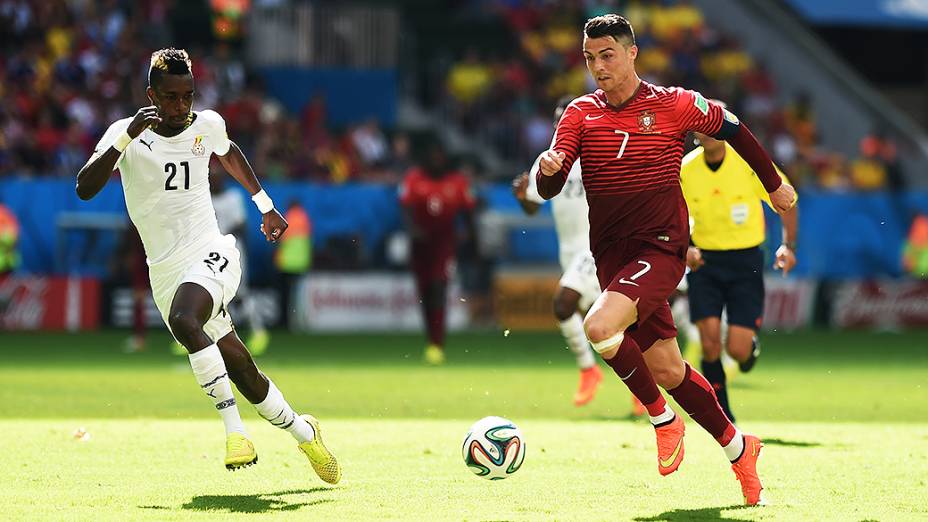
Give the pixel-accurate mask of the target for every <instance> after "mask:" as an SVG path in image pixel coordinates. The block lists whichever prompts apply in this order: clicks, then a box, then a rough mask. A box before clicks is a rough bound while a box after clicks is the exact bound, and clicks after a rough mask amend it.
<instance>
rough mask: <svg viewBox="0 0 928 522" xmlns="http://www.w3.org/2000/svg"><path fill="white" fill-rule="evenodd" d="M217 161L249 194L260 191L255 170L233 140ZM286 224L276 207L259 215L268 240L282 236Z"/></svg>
mask: <svg viewBox="0 0 928 522" xmlns="http://www.w3.org/2000/svg"><path fill="white" fill-rule="evenodd" d="M219 162H220V163H222V166H223V167H224V168H225V169H226V172H228V173H229V175H231V176H232V177H233V178H235V181H238V182H239V183H241V185H242V186H243V187H245V190H247V191H248V193H249V194H251V195H252V196H254V195H255V194H257V193H258V192H261V183H260V182H259V181H258V177H257V176H255V171H254V170H253V169H252V168H251V165H250V164H249V163H248V159H246V158H245V154H243V153H242V149H240V148H238V145H236V144H235V142H234V141H233V142H231V143H230V145H229V152H226V155H225V156H219ZM287 226H288V225H287V220H286V219H284V217H283V216H281V215H280V212H277V209H276V208H272V209H271V210H269V211H268V212H266V213H265V214H264V215H263V216H261V232H262V233H263V234H264V237H265V239H267V240H268V241H272V242H276V241H277V240H279V239H280V238H281V237H283V235H284V231H286V230H287Z"/></svg>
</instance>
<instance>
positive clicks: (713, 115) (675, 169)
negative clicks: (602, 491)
mask: <svg viewBox="0 0 928 522" xmlns="http://www.w3.org/2000/svg"><path fill="white" fill-rule="evenodd" d="M583 55H584V57H585V59H586V64H587V68H588V69H589V71H590V74H592V76H593V79H594V80H595V82H596V85H597V87H599V88H598V89H597V90H596V91H595V92H593V93H591V94H588V95H585V96H581V97H579V98H577V99H576V100H574V101H573V102H572V103H571V104H570V105H569V106H568V107H567V110H566V111H564V115H563V116H562V117H561V120H560V121H559V122H558V126H557V131H556V132H555V135H554V139H553V140H552V144H551V148H550V149H549V150H548V151H546V152H545V153H543V154H542V157H541V160H540V162H539V172H538V174H537V180H538V192H539V194H540V195H541V196H542V197H544V198H551V197H553V196H554V195H556V194H557V193H558V192H560V190H561V188H562V187H563V185H564V183H565V181H566V179H567V174H568V172H569V171H570V168H571V166H572V165H573V163H574V162H575V161H577V160H578V159H579V161H580V163H581V170H582V172H583V186H584V188H585V190H586V194H587V202H588V203H589V206H590V213H589V219H590V248H591V250H592V252H593V257H594V258H595V259H596V266H597V275H598V277H599V281H600V285H601V287H602V288H603V293H602V295H600V297H599V298H598V299H597V301H596V302H595V303H594V304H593V306H592V308H591V309H590V311H589V313H588V314H587V316H586V319H585V320H584V328H585V330H586V333H587V337H589V339H590V341H591V343H592V344H593V348H594V349H595V350H596V351H597V352H598V353H600V355H602V357H603V359H604V360H605V361H606V362H607V363H608V364H609V366H611V367H612V369H613V370H614V371H615V373H616V374H617V375H618V376H619V378H621V379H622V381H623V382H625V384H626V385H627V386H628V388H629V389H630V390H631V391H632V393H634V394H635V396H636V397H638V399H639V400H641V402H642V403H643V404H644V405H645V407H646V408H647V410H648V414H649V417H650V420H651V423H652V424H653V425H654V427H655V431H656V434H657V446H658V471H659V472H660V474H661V475H668V474H670V473H672V472H674V471H675V470H676V469H677V468H678V467H679V466H680V463H681V462H682V460H683V455H684V448H683V434H684V424H683V420H682V419H681V418H680V417H679V416H678V415H676V414H675V413H674V412H673V410H671V409H670V408H669V406H668V405H667V403H666V401H665V400H664V398H663V397H662V396H661V394H660V391H659V390H658V388H657V385H658V384H659V385H660V386H661V387H663V388H664V389H666V390H667V391H668V393H670V395H671V396H672V397H673V398H674V400H676V401H677V403H678V404H680V406H681V407H682V408H683V409H684V410H686V412H687V413H689V415H690V416H691V417H692V418H693V419H694V420H695V421H696V422H697V423H699V424H700V425H701V426H702V427H703V428H705V429H706V431H708V432H709V433H710V434H711V435H712V436H713V437H714V438H715V439H716V440H717V441H718V443H719V444H720V445H721V446H722V448H723V449H724V451H725V454H726V456H727V457H728V458H729V460H730V461H731V462H732V469H733V470H734V472H735V476H736V477H737V478H738V480H739V481H740V482H741V489H742V493H743V494H744V497H745V502H746V503H747V504H749V505H755V504H758V503H759V502H760V495H761V490H762V489H763V486H762V485H761V482H760V478H759V477H758V475H757V466H756V465H757V458H758V456H759V451H760V448H761V447H762V444H761V441H760V440H759V439H758V438H757V437H754V436H753V435H745V434H742V433H741V432H740V431H739V430H738V429H737V428H735V426H734V425H733V424H732V423H731V422H730V421H729V420H728V418H727V417H726V416H725V414H724V413H723V412H722V409H721V408H720V407H719V404H718V400H717V399H716V396H715V394H714V393H713V391H712V387H711V386H710V385H709V383H708V382H707V381H706V379H705V378H704V377H703V376H702V375H700V374H699V372H698V371H696V370H694V369H693V368H691V367H690V366H689V365H688V364H686V363H685V362H684V361H683V359H682V357H681V356H680V349H679V347H678V346H677V342H676V333H677V332H676V328H675V326H674V324H673V318H672V316H671V313H670V306H669V305H668V303H667V298H668V297H669V296H670V295H671V294H672V293H673V291H674V289H675V288H676V286H677V283H679V282H680V279H681V277H682V276H683V272H684V267H685V258H686V249H687V245H688V243H689V227H688V221H689V216H688V212H687V208H686V202H685V200H684V199H683V192H682V190H681V188H680V179H679V173H680V164H681V161H682V158H683V146H684V139H685V137H686V135H687V133H688V132H691V131H695V132H701V133H703V134H707V135H709V136H713V137H716V138H718V139H723V140H727V141H728V142H729V143H731V145H732V147H733V148H734V149H735V151H736V152H738V154H739V155H740V156H741V157H743V158H744V159H745V160H746V161H747V162H748V164H749V165H750V166H751V167H752V168H753V169H754V171H755V172H756V173H757V175H758V177H759V178H760V180H761V182H762V183H763V185H764V187H765V188H766V190H767V191H768V192H769V193H770V199H771V201H772V203H773V207H774V208H775V209H776V210H777V211H778V212H783V211H786V210H788V209H789V208H791V206H792V205H793V203H794V201H795V191H794V190H793V188H792V187H791V186H789V185H787V184H784V183H782V181H781V179H780V177H779V175H777V173H776V170H775V169H774V166H773V163H772V162H771V160H770V157H769V156H768V155H767V153H766V152H765V151H764V149H763V147H761V146H760V144H759V143H758V142H757V140H756V138H754V136H753V135H752V134H751V132H750V131H749V130H748V129H747V127H746V126H744V125H743V124H742V123H741V122H740V121H738V118H737V117H735V116H734V115H733V114H731V113H730V112H728V111H727V110H725V109H723V108H722V107H721V106H719V105H718V104H715V103H712V102H710V101H708V100H706V99H705V98H704V97H703V96H702V95H700V94H699V93H697V92H694V91H689V90H686V89H681V88H679V87H661V86H658V85H653V84H650V83H648V82H645V81H642V80H641V79H640V78H639V77H638V74H637V73H636V71H635V58H636V57H637V55H638V47H637V46H636V45H635V34H634V30H633V29H632V26H631V24H630V23H629V22H628V20H626V19H625V18H624V17H622V16H619V15H615V14H609V15H604V16H598V17H595V18H592V19H590V20H588V21H587V23H586V25H585V27H584V38H583Z"/></svg>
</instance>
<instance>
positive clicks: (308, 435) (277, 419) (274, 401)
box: [255, 379, 316, 442]
mask: <svg viewBox="0 0 928 522" xmlns="http://www.w3.org/2000/svg"><path fill="white" fill-rule="evenodd" d="M267 382H268V388H267V397H265V398H264V400H263V401H261V402H259V403H258V404H255V409H256V410H258V414H259V415H261V416H262V417H264V418H265V419H267V421H268V422H270V423H271V424H273V425H274V426H277V427H278V428H280V429H282V430H286V431H287V432H289V433H290V435H293V438H294V439H296V440H297V442H307V441H310V440H313V438H314V437H315V436H316V432H315V430H313V427H312V426H311V425H310V424H309V423H308V422H306V421H305V420H303V419H302V418H300V416H299V415H297V414H296V412H294V411H293V408H291V407H290V405H289V404H287V401H286V399H284V396H283V394H282V393H280V390H278V389H277V386H274V381H272V380H270V379H268V380H267Z"/></svg>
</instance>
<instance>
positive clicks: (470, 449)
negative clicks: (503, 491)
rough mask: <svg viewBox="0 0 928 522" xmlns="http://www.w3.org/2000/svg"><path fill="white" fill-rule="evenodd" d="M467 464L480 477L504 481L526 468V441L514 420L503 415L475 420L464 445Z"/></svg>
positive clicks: (463, 451)
mask: <svg viewBox="0 0 928 522" xmlns="http://www.w3.org/2000/svg"><path fill="white" fill-rule="evenodd" d="M461 453H462V454H463V456H464V464H466V465H467V468H468V469H469V470H471V471H472V472H473V473H474V474H475V475H477V476H478V477H483V478H485V479H487V480H501V479H504V478H506V477H508V476H509V475H512V474H513V473H515V472H516V471H519V468H520V467H522V461H523V460H525V440H524V439H523V438H522V432H521V431H519V428H517V427H516V425H515V424H513V423H512V421H510V420H508V419H504V418H502V417H484V418H482V419H480V420H479V421H477V422H475V423H474V425H473V426H471V427H470V430H469V431H468V432H467V436H466V437H464V447H463V448H461Z"/></svg>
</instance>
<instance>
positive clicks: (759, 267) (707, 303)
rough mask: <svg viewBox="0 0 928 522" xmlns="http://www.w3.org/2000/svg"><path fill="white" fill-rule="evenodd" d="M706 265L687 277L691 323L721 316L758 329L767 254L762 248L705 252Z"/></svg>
mask: <svg viewBox="0 0 928 522" xmlns="http://www.w3.org/2000/svg"><path fill="white" fill-rule="evenodd" d="M702 258H703V260H704V261H705V262H706V264H704V265H703V266H702V267H701V268H700V269H699V270H696V271H695V272H690V273H689V274H687V276H686V279H687V282H688V283H689V293H688V297H689V303H690V320H691V321H693V322H694V323H695V322H696V321H699V320H700V319H705V318H707V317H721V316H722V309H723V308H724V309H725V310H727V312H728V323H729V324H735V325H738V326H743V327H745V328H751V329H752V330H757V329H759V328H760V323H761V318H762V317H763V315H764V252H763V251H762V250H761V249H760V247H754V248H747V249H744V250H703V251H702Z"/></svg>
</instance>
